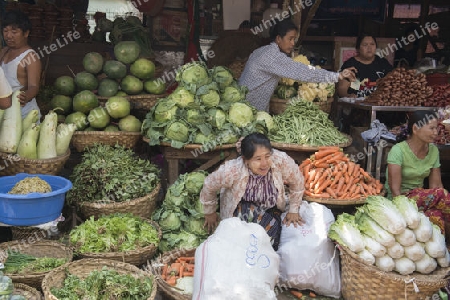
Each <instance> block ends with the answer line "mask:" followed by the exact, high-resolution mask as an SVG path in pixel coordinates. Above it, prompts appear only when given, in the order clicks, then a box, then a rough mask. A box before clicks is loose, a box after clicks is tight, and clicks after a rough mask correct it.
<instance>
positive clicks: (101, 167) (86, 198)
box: [67, 145, 159, 202]
mask: <svg viewBox="0 0 450 300" xmlns="http://www.w3.org/2000/svg"><path fill="white" fill-rule="evenodd" d="M70 179H71V181H72V183H73V187H72V189H71V190H70V191H69V192H68V193H67V199H68V201H70V202H71V201H77V202H98V201H102V202H123V201H127V200H130V199H135V198H139V197H143V196H145V195H148V194H150V193H151V192H152V191H153V190H154V189H155V187H156V186H157V185H158V183H159V169H158V168H157V167H156V166H155V165H154V164H152V163H151V162H150V161H149V160H145V159H140V158H139V157H137V156H136V154H135V153H134V152H133V150H130V149H125V148H124V147H122V146H118V145H117V146H114V147H112V146H108V145H95V146H94V147H91V148H89V149H88V150H87V152H85V153H84V154H83V159H82V161H81V163H80V164H78V165H77V166H75V168H74V171H73V173H72V175H71V176H70Z"/></svg>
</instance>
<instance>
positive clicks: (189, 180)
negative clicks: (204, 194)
mask: <svg viewBox="0 0 450 300" xmlns="http://www.w3.org/2000/svg"><path fill="white" fill-rule="evenodd" d="M205 178H206V174H205V173H204V172H191V173H188V174H187V175H186V177H185V179H184V187H185V189H186V191H187V192H188V194H190V195H199V194H200V191H201V190H202V187H203V182H204V181H205Z"/></svg>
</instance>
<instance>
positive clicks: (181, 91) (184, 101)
mask: <svg viewBox="0 0 450 300" xmlns="http://www.w3.org/2000/svg"><path fill="white" fill-rule="evenodd" d="M168 98H169V99H171V100H173V101H175V103H176V104H177V105H178V106H179V107H186V106H188V105H189V104H190V103H194V94H192V93H191V92H190V91H188V90H187V89H185V88H184V87H181V86H179V87H177V88H176V89H175V90H174V91H173V92H172V94H170V95H169V97H168Z"/></svg>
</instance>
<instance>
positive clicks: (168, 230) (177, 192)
mask: <svg viewBox="0 0 450 300" xmlns="http://www.w3.org/2000/svg"><path fill="white" fill-rule="evenodd" d="M207 175H208V174H207V172H205V171H197V172H191V173H186V174H182V175H180V176H179V177H178V179H177V180H176V181H175V182H174V183H173V184H172V185H171V186H170V187H169V189H168V190H167V193H166V197H165V198H164V201H163V203H162V204H161V207H160V208H159V209H157V210H156V211H155V212H154V213H153V215H152V220H154V221H156V222H157V223H158V224H159V226H160V228H161V230H162V232H163V235H162V239H161V241H160V243H159V250H160V251H161V252H166V251H170V250H173V249H193V248H196V247H197V246H198V245H200V243H201V242H203V241H204V240H205V239H206V238H207V237H208V232H207V231H206V230H205V228H204V227H203V225H204V223H205V218H204V214H203V205H202V204H201V202H200V191H201V190H202V187H203V182H204V181H205V178H206V176H207Z"/></svg>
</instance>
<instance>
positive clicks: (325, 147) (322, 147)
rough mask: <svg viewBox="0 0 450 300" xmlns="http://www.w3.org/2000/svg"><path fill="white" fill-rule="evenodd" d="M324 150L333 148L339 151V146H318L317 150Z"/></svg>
mask: <svg viewBox="0 0 450 300" xmlns="http://www.w3.org/2000/svg"><path fill="white" fill-rule="evenodd" d="M325 150H334V151H335V152H338V151H341V148H339V147H338V146H320V147H319V151H325Z"/></svg>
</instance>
